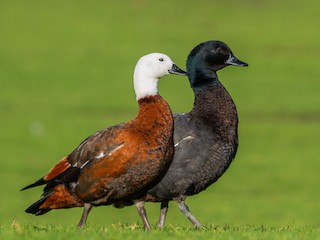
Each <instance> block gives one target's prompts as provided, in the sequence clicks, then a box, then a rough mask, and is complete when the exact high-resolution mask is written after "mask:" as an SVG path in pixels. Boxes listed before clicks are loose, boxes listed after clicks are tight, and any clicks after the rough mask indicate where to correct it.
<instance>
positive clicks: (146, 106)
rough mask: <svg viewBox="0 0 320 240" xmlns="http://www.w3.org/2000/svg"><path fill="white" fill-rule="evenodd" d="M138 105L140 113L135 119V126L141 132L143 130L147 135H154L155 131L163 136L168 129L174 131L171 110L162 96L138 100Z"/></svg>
mask: <svg viewBox="0 0 320 240" xmlns="http://www.w3.org/2000/svg"><path fill="white" fill-rule="evenodd" d="M138 104H139V112H138V116H137V117H136V119H135V125H136V127H137V128H139V131H140V130H141V131H143V132H145V133H146V134H148V133H150V134H154V131H156V132H157V134H160V135H161V134H163V133H164V132H165V130H166V129H167V130H168V129H173V117H172V112H171V109H170V107H169V105H168V103H167V102H166V101H165V100H164V99H163V98H162V97H161V96H160V95H158V94H156V95H153V96H147V97H143V98H141V99H139V100H138ZM152 129H153V130H152ZM150 130H152V131H150ZM154 137H157V136H154Z"/></svg>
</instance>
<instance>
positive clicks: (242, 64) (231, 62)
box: [226, 56, 248, 67]
mask: <svg viewBox="0 0 320 240" xmlns="http://www.w3.org/2000/svg"><path fill="white" fill-rule="evenodd" d="M226 63H227V64H228V65H233V66H238V67H248V63H245V62H242V61H240V60H239V59H237V58H236V57H235V56H230V57H229V59H228V60H227V61H226Z"/></svg>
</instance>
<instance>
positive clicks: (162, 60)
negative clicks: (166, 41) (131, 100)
mask: <svg viewBox="0 0 320 240" xmlns="http://www.w3.org/2000/svg"><path fill="white" fill-rule="evenodd" d="M170 73H173V74H179V75H187V73H186V72H185V71H183V70H181V69H180V68H178V67H177V66H176V65H175V64H174V63H173V61H172V60H171V59H170V57H168V56H167V55H165V54H163V53H150V54H148V55H145V56H143V57H141V58H140V59H139V61H138V62H137V64H136V67H135V69H134V75H133V84H134V90H135V92H136V99H137V100H139V99H140V98H143V97H146V96H153V95H156V94H158V81H159V79H160V78H161V77H164V76H166V75H169V74H170Z"/></svg>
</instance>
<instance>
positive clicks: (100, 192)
mask: <svg viewBox="0 0 320 240" xmlns="http://www.w3.org/2000/svg"><path fill="white" fill-rule="evenodd" d="M169 73H176V74H180V75H185V74H186V73H185V72H184V71H182V70H181V69H179V68H177V66H176V65H175V64H173V62H172V61H171V59H170V58H169V57H168V56H166V55H164V54H159V53H153V54H149V55H146V56H144V57H142V58H141V59H140V60H139V62H138V63H137V66H136V69H135V75H134V85H135V92H136V95H137V101H138V104H139V112H138V115H137V117H136V118H135V119H133V120H131V121H129V122H126V123H123V124H119V125H116V126H113V127H109V128H106V129H103V130H100V131H98V132H96V133H95V134H93V135H92V136H90V137H88V138H87V139H86V140H85V141H83V142H82V143H81V144H80V145H79V146H78V147H77V148H76V149H75V150H74V151H73V152H72V153H71V154H69V155H68V156H67V157H64V158H63V159H62V160H60V161H59V162H58V163H57V164H56V165H55V166H54V167H53V168H52V169H51V170H50V171H49V173H48V174H47V175H46V176H44V177H43V178H41V179H40V180H38V181H37V182H35V183H33V184H31V185H29V186H27V187H25V188H24V189H23V190H25V189H28V188H30V187H35V186H38V185H42V184H46V186H45V188H44V192H43V196H42V198H41V199H40V200H39V201H37V202H36V203H34V204H32V205H31V206H30V207H29V208H28V209H27V210H26V212H27V213H32V214H35V215H41V214H44V213H46V212H48V211H50V210H52V209H60V208H71V207H84V211H83V215H82V218H81V220H80V222H79V224H78V226H79V227H83V226H84V225H85V223H86V219H87V216H88V214H89V211H90V210H91V208H92V206H100V205H111V204H115V205H117V206H123V205H127V204H126V202H134V203H136V206H137V209H138V212H139V214H140V216H141V218H142V221H143V224H144V226H145V228H147V229H149V228H150V225H149V223H148V221H147V218H146V216H145V213H144V212H142V211H143V210H144V209H142V208H140V207H139V201H138V199H139V198H140V197H141V196H143V195H145V194H146V192H147V191H148V190H149V189H150V188H152V187H153V186H154V185H155V184H157V183H158V182H159V181H160V180H161V178H162V177H163V175H164V174H165V172H166V171H167V169H168V167H169V165H170V163H171V161H172V156H173V117H172V113H171V110H170V107H169V105H168V104H167V102H166V101H165V100H164V99H163V98H162V97H161V96H160V95H158V93H157V82H158V80H159V78H160V77H162V76H165V75H168V74H169Z"/></svg>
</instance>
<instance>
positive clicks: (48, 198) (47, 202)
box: [26, 184, 84, 216]
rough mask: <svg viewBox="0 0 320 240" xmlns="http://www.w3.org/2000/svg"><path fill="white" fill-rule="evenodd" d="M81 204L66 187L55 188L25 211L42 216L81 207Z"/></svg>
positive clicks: (62, 185) (58, 186) (61, 185)
mask: <svg viewBox="0 0 320 240" xmlns="http://www.w3.org/2000/svg"><path fill="white" fill-rule="evenodd" d="M83 204H84V203H83V202H82V201H81V200H80V199H79V198H78V197H77V196H76V195H74V194H72V193H71V192H70V190H69V189H68V188H67V186H66V185H64V184H60V185H57V186H55V187H54V188H53V189H51V191H48V192H45V193H44V195H43V197H42V198H40V199H39V200H38V201H37V202H35V203H34V204H32V205H31V206H30V207H28V208H27V209H26V212H27V213H31V214H34V215H37V216H38V215H42V214H45V213H47V212H49V211H50V210H52V209H59V208H71V207H82V206H83Z"/></svg>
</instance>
